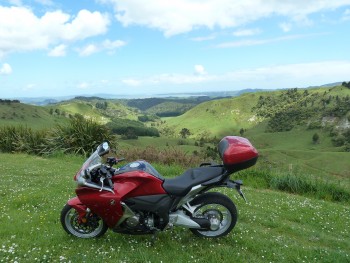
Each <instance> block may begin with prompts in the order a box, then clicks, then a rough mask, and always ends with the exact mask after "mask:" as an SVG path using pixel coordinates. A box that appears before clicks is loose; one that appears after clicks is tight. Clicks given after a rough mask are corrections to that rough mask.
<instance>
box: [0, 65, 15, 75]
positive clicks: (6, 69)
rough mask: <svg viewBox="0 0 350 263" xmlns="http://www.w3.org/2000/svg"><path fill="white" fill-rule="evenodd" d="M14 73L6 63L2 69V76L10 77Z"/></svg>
mask: <svg viewBox="0 0 350 263" xmlns="http://www.w3.org/2000/svg"><path fill="white" fill-rule="evenodd" d="M11 73H12V68H11V66H10V65H9V64H7V63H4V64H2V66H1V67H0V75H10V74H11Z"/></svg>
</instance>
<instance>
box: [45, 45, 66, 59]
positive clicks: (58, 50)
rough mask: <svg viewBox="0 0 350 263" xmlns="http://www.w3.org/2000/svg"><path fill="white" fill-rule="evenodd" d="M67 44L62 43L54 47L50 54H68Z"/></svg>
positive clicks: (60, 55)
mask: <svg viewBox="0 0 350 263" xmlns="http://www.w3.org/2000/svg"><path fill="white" fill-rule="evenodd" d="M66 50H67V45H64V44H61V45H58V46H56V47H54V48H53V49H52V50H51V51H50V52H49V53H48V55H49V56H50V57H64V56H65V55H66Z"/></svg>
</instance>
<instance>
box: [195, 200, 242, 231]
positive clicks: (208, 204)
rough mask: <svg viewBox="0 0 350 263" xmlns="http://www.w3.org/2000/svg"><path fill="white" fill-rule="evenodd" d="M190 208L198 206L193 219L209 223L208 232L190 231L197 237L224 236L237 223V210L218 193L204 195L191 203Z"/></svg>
mask: <svg viewBox="0 0 350 263" xmlns="http://www.w3.org/2000/svg"><path fill="white" fill-rule="evenodd" d="M191 205H192V206H195V205H198V207H197V208H196V210H195V211H194V213H193V217H198V218H205V219H208V220H209V222H210V229H209V230H199V229H193V228H191V229H190V230H191V231H192V233H194V234H195V235H197V236H199V237H210V238H216V237H222V236H226V235H227V234H228V233H230V232H231V230H232V229H233V228H234V226H235V225H236V222H237V209H236V206H235V204H234V203H233V202H232V201H231V199H230V198H228V197H227V196H225V195H223V194H220V193H205V194H203V195H201V196H199V197H197V198H195V199H194V200H193V201H192V202H191Z"/></svg>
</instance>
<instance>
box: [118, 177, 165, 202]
mask: <svg viewBox="0 0 350 263" xmlns="http://www.w3.org/2000/svg"><path fill="white" fill-rule="evenodd" d="M113 182H114V190H115V191H116V193H118V195H119V196H120V197H121V198H129V197H135V196H143V195H158V194H166V192H165V190H164V188H163V186H162V184H163V181H162V180H160V179H158V178H157V177H155V176H153V175H151V174H148V173H146V172H144V171H132V172H126V173H123V174H118V175H116V176H114V177H113Z"/></svg>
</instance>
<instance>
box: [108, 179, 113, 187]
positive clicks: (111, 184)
mask: <svg viewBox="0 0 350 263" xmlns="http://www.w3.org/2000/svg"><path fill="white" fill-rule="evenodd" d="M107 182H108V184H109V186H110V187H111V188H112V189H113V182H112V180H111V179H110V178H107Z"/></svg>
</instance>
